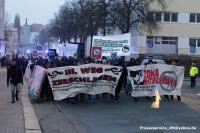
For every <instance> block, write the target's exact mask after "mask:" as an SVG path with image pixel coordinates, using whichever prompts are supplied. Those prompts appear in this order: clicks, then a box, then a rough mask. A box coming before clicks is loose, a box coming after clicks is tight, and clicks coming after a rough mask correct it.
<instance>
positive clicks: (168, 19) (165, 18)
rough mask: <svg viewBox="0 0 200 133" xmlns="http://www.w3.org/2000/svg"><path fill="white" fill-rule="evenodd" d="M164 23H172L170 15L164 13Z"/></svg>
mask: <svg viewBox="0 0 200 133" xmlns="http://www.w3.org/2000/svg"><path fill="white" fill-rule="evenodd" d="M164 21H165V22H170V13H164Z"/></svg>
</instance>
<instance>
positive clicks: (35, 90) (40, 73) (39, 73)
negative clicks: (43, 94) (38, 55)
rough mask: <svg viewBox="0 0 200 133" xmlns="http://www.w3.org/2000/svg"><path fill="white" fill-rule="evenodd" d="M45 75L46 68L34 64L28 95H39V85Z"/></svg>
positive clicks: (40, 85)
mask: <svg viewBox="0 0 200 133" xmlns="http://www.w3.org/2000/svg"><path fill="white" fill-rule="evenodd" d="M45 76H46V69H45V68H43V67H41V66H35V70H34V71H33V75H32V81H31V88H30V96H32V97H39V96H40V91H41V87H42V84H43V81H44V78H45Z"/></svg>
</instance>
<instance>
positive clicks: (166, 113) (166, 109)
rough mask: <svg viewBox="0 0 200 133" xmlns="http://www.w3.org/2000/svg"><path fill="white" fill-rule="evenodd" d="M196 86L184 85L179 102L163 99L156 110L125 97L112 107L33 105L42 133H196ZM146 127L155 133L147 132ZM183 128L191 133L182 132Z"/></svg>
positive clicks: (101, 103) (199, 128) (199, 98)
mask: <svg viewBox="0 0 200 133" xmlns="http://www.w3.org/2000/svg"><path fill="white" fill-rule="evenodd" d="M197 84H198V85H197V87H196V88H190V87H189V85H190V83H189V82H188V81H185V82H184V84H183V89H182V101H181V102H178V101H176V99H174V100H173V101H172V100H166V99H162V101H161V103H160V109H158V110H157V109H152V108H150V106H151V104H152V101H148V100H146V99H140V100H139V101H138V102H135V101H133V99H132V98H131V97H130V96H126V95H124V94H121V101H120V103H113V102H111V100H110V98H109V97H108V98H101V99H100V100H98V101H97V102H96V103H91V102H84V103H77V104H70V103H67V102H66V101H61V102H40V103H33V105H34V109H35V111H36V114H37V117H38V119H39V121H40V125H41V128H42V130H43V132H44V133H168V132H170V133H179V132H180V133H199V132H200V95H199V93H200V83H199V82H198V83H197ZM149 127H150V128H152V127H153V128H157V129H154V130H152V129H148V130H147V128H149ZM158 127H159V128H160V129H158ZM184 127H186V128H191V130H189V129H187V130H182V129H183V128H184ZM144 128H145V129H144ZM161 128H162V129H161ZM170 128H175V129H173V130H169V129H170ZM178 128H179V129H178Z"/></svg>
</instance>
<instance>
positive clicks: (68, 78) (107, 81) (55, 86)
mask: <svg viewBox="0 0 200 133" xmlns="http://www.w3.org/2000/svg"><path fill="white" fill-rule="evenodd" d="M47 72H48V79H49V82H50V85H51V88H52V92H53V96H54V100H62V99H65V98H68V97H74V96H76V95H77V94H80V93H86V94H92V95H95V94H100V93H111V94H113V95H114V94H115V88H116V86H117V83H118V80H119V78H120V76H121V73H122V68H121V67H117V66H110V65H102V64H87V65H81V66H67V67H58V68H49V69H47Z"/></svg>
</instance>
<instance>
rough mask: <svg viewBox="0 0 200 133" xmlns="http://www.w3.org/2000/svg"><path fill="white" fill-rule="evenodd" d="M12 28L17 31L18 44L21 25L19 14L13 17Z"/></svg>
mask: <svg viewBox="0 0 200 133" xmlns="http://www.w3.org/2000/svg"><path fill="white" fill-rule="evenodd" d="M14 28H16V29H17V30H18V43H20V32H21V23H20V16H19V14H16V15H15V20H14Z"/></svg>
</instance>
